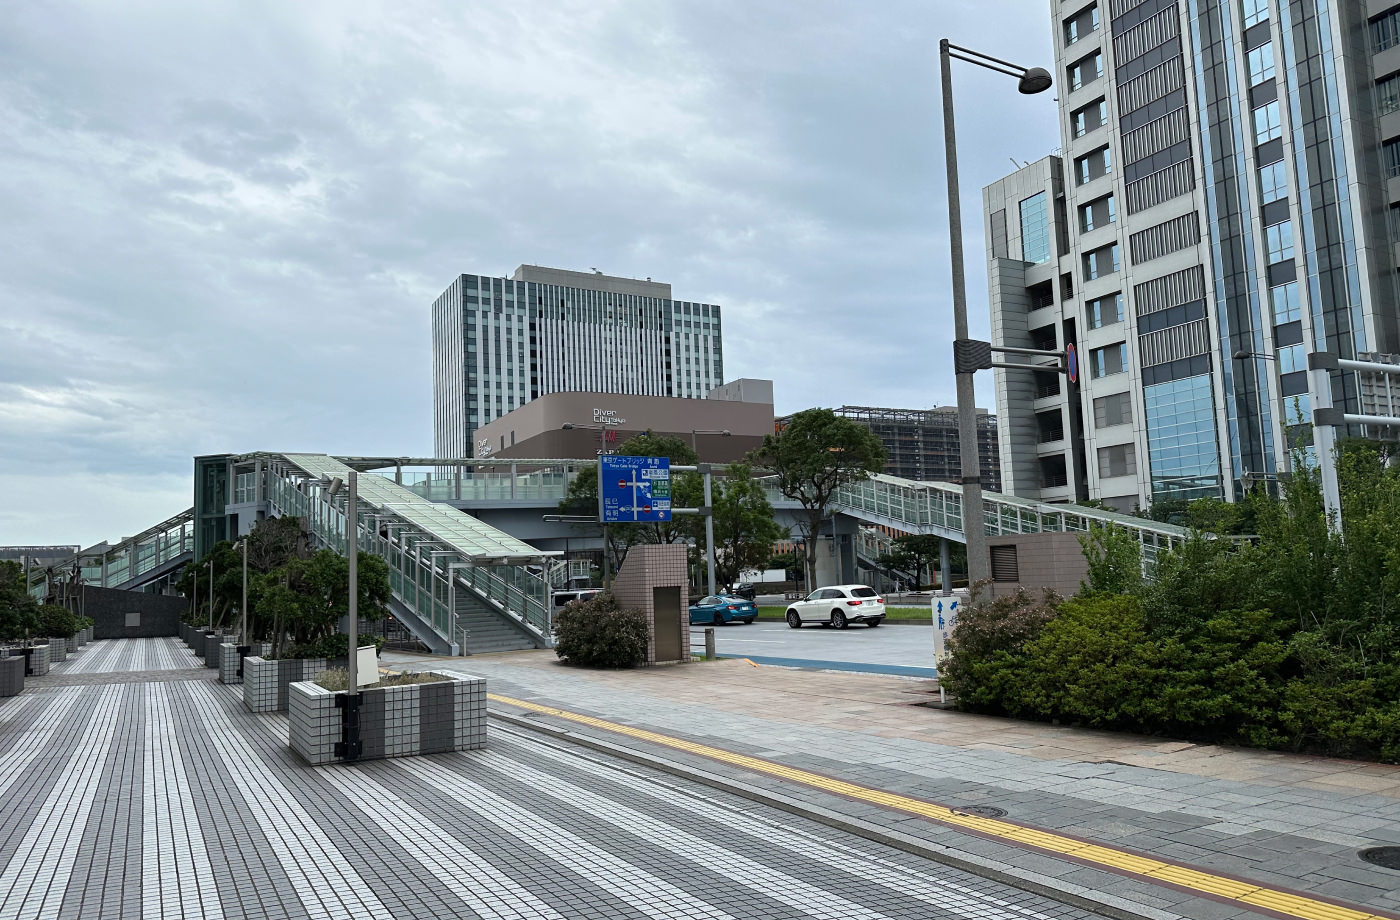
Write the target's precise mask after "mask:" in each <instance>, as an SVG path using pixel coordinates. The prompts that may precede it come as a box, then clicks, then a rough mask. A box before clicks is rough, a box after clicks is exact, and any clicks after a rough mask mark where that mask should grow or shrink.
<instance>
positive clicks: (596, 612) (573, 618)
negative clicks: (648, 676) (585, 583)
mask: <svg viewBox="0 0 1400 920" xmlns="http://www.w3.org/2000/svg"><path fill="white" fill-rule="evenodd" d="M554 653H555V654H556V655H558V656H559V657H560V658H561V659H563V660H565V661H567V662H568V663H570V664H576V665H581V666H583V667H586V668H635V667H636V666H637V665H640V664H642V663H643V662H645V661H646V658H647V621H646V614H644V613H643V612H642V611H640V610H634V609H624V608H623V607H621V606H620V605H619V604H618V602H617V598H616V597H615V596H614V595H613V593H612V592H611V591H603V592H601V593H599V594H597V595H594V596H593V597H592V598H590V599H588V600H583V601H574V602H573V603H571V604H569V605H568V606H566V607H565V608H564V609H563V610H560V611H559V612H558V613H557V614H555V616H554Z"/></svg>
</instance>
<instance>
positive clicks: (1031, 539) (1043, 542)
mask: <svg viewBox="0 0 1400 920" xmlns="http://www.w3.org/2000/svg"><path fill="white" fill-rule="evenodd" d="M998 546H1014V547H1015V548H1016V567H1017V570H1018V575H1019V579H1018V580H1017V581H1016V582H993V584H992V596H993V597H1001V596H1003V595H1006V594H1012V593H1014V592H1015V590H1016V587H1017V585H1020V586H1022V587H1024V588H1026V589H1028V590H1030V591H1040V590H1042V589H1044V588H1052V589H1054V590H1055V591H1057V592H1058V593H1059V594H1061V595H1063V596H1065V597H1069V596H1070V595H1073V594H1075V593H1077V592H1078V591H1079V583H1080V582H1081V581H1083V580H1084V579H1086V578H1088V575H1089V563H1088V562H1087V561H1085V559H1084V551H1083V549H1081V548H1080V546H1079V538H1078V536H1077V535H1076V534H1072V533H1031V534H1021V535H1019V536H1006V537H988V538H987V549H988V552H989V553H992V552H993V548H994V547H998Z"/></svg>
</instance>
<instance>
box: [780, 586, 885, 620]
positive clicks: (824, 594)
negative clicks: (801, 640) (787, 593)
mask: <svg viewBox="0 0 1400 920" xmlns="http://www.w3.org/2000/svg"><path fill="white" fill-rule="evenodd" d="M884 619H885V599H884V598H883V597H881V596H880V595H879V594H878V593H877V592H876V591H875V589H874V588H871V587H867V586H866V585H834V586H832V587H830V588H818V589H817V590H815V591H813V592H812V593H811V594H809V595H807V599H806V600H802V601H793V602H792V603H791V604H788V608H787V624H788V625H789V626H791V627H792V628H793V629H798V628H800V627H801V626H802V624H803V623H830V624H831V625H832V626H835V627H836V628H837V629H845V628H846V627H847V626H849V625H850V624H852V623H864V624H865V625H866V626H879V625H880V624H881V623H882V622H884Z"/></svg>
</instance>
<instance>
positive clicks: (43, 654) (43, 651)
mask: <svg viewBox="0 0 1400 920" xmlns="http://www.w3.org/2000/svg"><path fill="white" fill-rule="evenodd" d="M10 654H11V655H16V654H18V655H23V656H24V674H25V676H26V677H43V676H44V675H45V674H47V673H49V647H48V646H47V645H31V646H30V647H29V648H21V649H11V650H10Z"/></svg>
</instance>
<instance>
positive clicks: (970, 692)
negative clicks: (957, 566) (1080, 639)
mask: <svg viewBox="0 0 1400 920" xmlns="http://www.w3.org/2000/svg"><path fill="white" fill-rule="evenodd" d="M984 588H985V586H983V585H978V586H977V588H976V591H975V592H974V594H973V596H972V600H971V601H970V602H969V604H968V607H967V609H966V610H964V611H963V612H962V614H961V615H959V617H958V621H957V625H956V626H955V627H954V628H953V635H952V636H951V637H950V639H949V655H948V658H947V659H946V660H945V661H943V662H942V663H941V664H940V665H939V668H938V677H939V680H940V681H941V683H942V686H943V687H945V688H946V689H948V690H949V691H950V692H952V693H953V694H954V695H955V696H956V697H957V699H958V702H959V704H960V705H962V706H964V707H965V708H969V709H980V710H983V711H987V712H1004V711H1007V710H1006V709H1005V701H1006V700H1007V698H1008V695H1009V694H1010V692H1011V689H1012V688H1011V687H1010V686H1008V685H1007V683H1006V682H1007V681H1008V680H1013V681H1014V678H1015V673H1016V671H1017V670H1018V669H1019V668H1020V667H1022V666H1023V665H1024V662H1023V661H1022V659H1021V650H1022V649H1023V648H1024V647H1025V645H1026V643H1027V642H1029V641H1031V640H1032V639H1034V638H1036V637H1037V636H1039V635H1040V634H1041V631H1042V630H1044V628H1045V624H1047V623H1049V622H1050V621H1051V620H1053V619H1054V618H1055V615H1056V613H1057V612H1058V610H1059V606H1060V604H1061V603H1062V602H1063V601H1062V600H1061V598H1060V596H1059V595H1058V594H1056V593H1055V592H1053V591H1046V592H1044V594H1042V595H1039V596H1037V595H1035V594H1032V593H1031V592H1029V591H1027V590H1026V589H1025V588H1021V587H1018V588H1017V589H1016V590H1015V592H1013V593H1011V594H1008V595H1005V596H1003V597H998V598H987V597H985V596H984V594H983V591H984Z"/></svg>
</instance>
